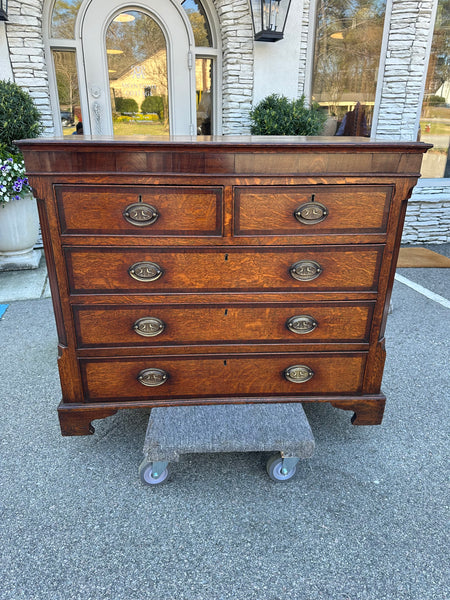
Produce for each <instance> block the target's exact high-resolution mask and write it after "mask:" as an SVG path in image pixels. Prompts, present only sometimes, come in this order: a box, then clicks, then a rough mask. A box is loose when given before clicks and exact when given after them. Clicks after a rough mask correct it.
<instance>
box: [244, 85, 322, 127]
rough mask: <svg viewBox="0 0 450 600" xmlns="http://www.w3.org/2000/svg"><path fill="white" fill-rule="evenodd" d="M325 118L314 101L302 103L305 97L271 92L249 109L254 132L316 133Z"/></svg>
mask: <svg viewBox="0 0 450 600" xmlns="http://www.w3.org/2000/svg"><path fill="white" fill-rule="evenodd" d="M326 118H327V117H326V114H325V112H323V111H322V110H321V109H320V107H319V105H318V104H312V105H311V106H310V107H309V106H306V105H305V96H302V97H301V98H299V99H297V100H289V99H288V98H286V96H279V95H278V94H271V95H270V96H267V97H266V98H264V99H263V100H261V102H260V103H259V104H257V105H256V106H255V107H254V108H253V109H252V110H251V111H250V120H251V132H252V134H254V135H319V134H320V133H321V132H322V129H323V126H324V124H325V121H326Z"/></svg>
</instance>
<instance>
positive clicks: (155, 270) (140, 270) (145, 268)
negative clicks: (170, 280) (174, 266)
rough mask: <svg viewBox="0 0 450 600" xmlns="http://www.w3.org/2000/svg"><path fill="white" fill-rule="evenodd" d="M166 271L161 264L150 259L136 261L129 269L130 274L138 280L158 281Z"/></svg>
mask: <svg viewBox="0 0 450 600" xmlns="http://www.w3.org/2000/svg"><path fill="white" fill-rule="evenodd" d="M163 273H164V271H163V270H162V269H161V267H160V266H159V265H157V264H156V263H154V262H150V261H142V262H137V263H134V265H131V267H130V268H129V269H128V274H129V275H130V277H132V278H133V279H136V280H137V281H156V280H157V279H159V278H160V277H161V275H162V274H163Z"/></svg>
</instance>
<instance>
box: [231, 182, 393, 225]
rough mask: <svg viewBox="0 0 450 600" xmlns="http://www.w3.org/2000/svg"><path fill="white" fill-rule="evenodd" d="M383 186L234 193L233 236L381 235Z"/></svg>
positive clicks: (385, 203)
mask: <svg viewBox="0 0 450 600" xmlns="http://www.w3.org/2000/svg"><path fill="white" fill-rule="evenodd" d="M392 192H393V188H392V186H387V185H363V184H361V185H316V186H248V187H235V188H234V198H235V203H234V207H235V208H234V211H235V225H234V232H235V235H236V236H275V235H307V234H309V235H310V234H314V233H323V234H339V233H341V234H344V233H345V234H349V233H350V234H352V233H353V234H362V233H385V232H386V227H387V221H388V215H389V204H390V200H391V197H392Z"/></svg>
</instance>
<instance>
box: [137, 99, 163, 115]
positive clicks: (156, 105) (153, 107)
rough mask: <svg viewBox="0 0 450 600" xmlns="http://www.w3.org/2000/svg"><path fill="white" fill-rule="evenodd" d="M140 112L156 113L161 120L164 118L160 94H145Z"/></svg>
mask: <svg viewBox="0 0 450 600" xmlns="http://www.w3.org/2000/svg"><path fill="white" fill-rule="evenodd" d="M141 112H143V113H144V114H149V113H156V114H157V115H158V117H159V118H160V119H161V120H162V119H163V118H164V102H163V99H162V98H161V96H147V98H146V99H145V100H144V101H143V103H142V104H141Z"/></svg>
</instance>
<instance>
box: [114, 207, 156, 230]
mask: <svg viewBox="0 0 450 600" xmlns="http://www.w3.org/2000/svg"><path fill="white" fill-rule="evenodd" d="M122 214H123V217H124V219H125V220H126V221H128V223H131V224H132V225H136V227H145V226H146V225H153V223H155V221H157V220H158V217H159V213H158V211H157V210H156V208H155V207H154V206H152V205H151V204H146V203H145V202H134V203H133V204H130V205H129V206H127V207H126V209H125V210H124V211H123V213H122Z"/></svg>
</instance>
